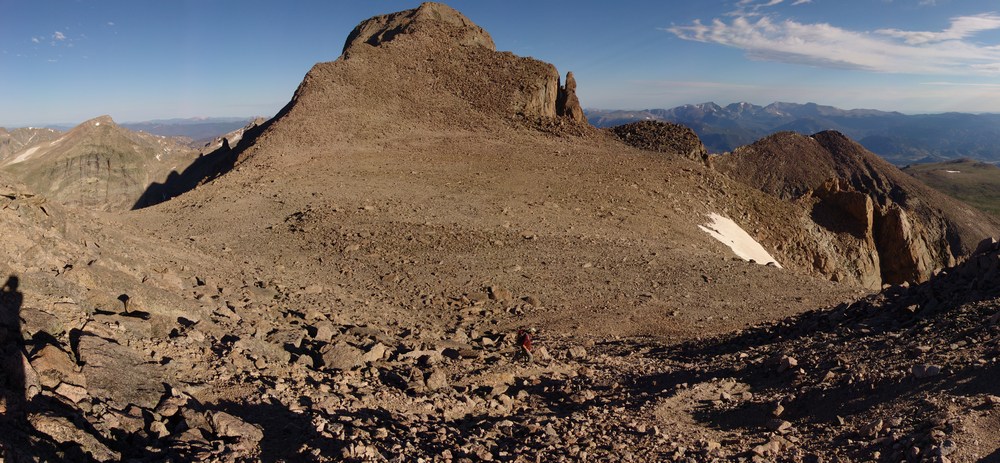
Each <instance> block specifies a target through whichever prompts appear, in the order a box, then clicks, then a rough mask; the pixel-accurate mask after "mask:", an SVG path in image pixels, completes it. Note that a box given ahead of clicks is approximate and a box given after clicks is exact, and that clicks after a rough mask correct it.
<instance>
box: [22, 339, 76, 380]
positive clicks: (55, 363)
mask: <svg viewBox="0 0 1000 463" xmlns="http://www.w3.org/2000/svg"><path fill="white" fill-rule="evenodd" d="M31 366H32V368H34V369H35V372H36V373H38V380H39V382H40V383H41V384H42V386H44V387H46V388H49V389H52V388H55V387H56V386H58V385H59V383H60V382H64V383H70V384H73V385H76V386H84V387H86V386H87V381H86V379H85V378H84V376H83V374H81V373H80V372H79V371H77V367H76V363H75V362H73V360H72V359H70V357H69V354H67V353H66V352H63V351H62V349H59V348H58V347H56V346H54V345H52V344H48V345H46V346H45V347H43V348H42V349H41V350H39V351H38V352H36V353H35V355H34V356H32V358H31Z"/></svg>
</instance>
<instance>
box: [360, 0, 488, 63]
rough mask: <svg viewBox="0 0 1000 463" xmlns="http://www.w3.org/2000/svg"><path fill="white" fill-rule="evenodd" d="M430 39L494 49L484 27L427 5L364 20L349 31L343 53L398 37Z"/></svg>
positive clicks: (445, 8)
mask: <svg viewBox="0 0 1000 463" xmlns="http://www.w3.org/2000/svg"><path fill="white" fill-rule="evenodd" d="M401 37H407V38H421V39H430V40H433V41H434V42H435V43H437V44H449V43H451V44H454V45H458V46H474V47H483V48H486V49H489V50H496V45H494V44H493V39H492V38H490V35H489V34H488V33H486V31H485V30H483V28H481V27H479V26H477V25H476V24H474V23H473V22H472V21H470V20H469V18H466V17H465V16H464V15H463V14H462V13H459V12H458V11H457V10H455V9H454V8H451V7H450V6H448V5H444V4H441V3H434V2H426V3H423V4H421V5H420V6H419V7H417V8H414V9H412V10H405V11H400V12H397V13H391V14H386V15H381V16H375V17H373V18H370V19H367V20H365V21H363V22H361V24H358V26H357V27H355V28H354V30H353V31H351V33H350V35H348V36H347V41H346V42H345V43H344V50H343V52H344V53H345V54H346V53H348V52H349V51H350V50H352V49H354V48H356V47H359V46H362V45H371V46H376V47H377V46H381V45H383V44H385V43H388V42H392V41H394V40H396V39H398V38H401Z"/></svg>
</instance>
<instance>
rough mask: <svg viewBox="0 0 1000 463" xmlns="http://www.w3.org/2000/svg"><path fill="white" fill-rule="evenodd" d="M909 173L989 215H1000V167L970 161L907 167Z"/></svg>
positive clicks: (906, 170) (963, 160) (961, 160)
mask: <svg viewBox="0 0 1000 463" xmlns="http://www.w3.org/2000/svg"><path fill="white" fill-rule="evenodd" d="M903 172H906V173H907V174H910V175H912V176H914V177H916V178H917V179H919V180H920V181H922V182H924V183H926V184H927V185H929V186H931V187H933V188H935V189H937V190H938V191H941V192H944V193H947V194H948V195H951V196H953V197H955V198H957V199H960V200H962V201H965V202H966V203H968V204H971V205H972V206H975V207H976V208H978V209H980V210H983V211H986V212H988V213H990V214H994V215H997V216H1000V167H997V166H996V165H993V164H988V163H985V162H978V161H973V160H971V159H959V160H955V161H948V162H940V163H934V164H917V165H912V166H907V167H906V168H904V169H903Z"/></svg>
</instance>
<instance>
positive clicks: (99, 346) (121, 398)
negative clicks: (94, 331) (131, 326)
mask: <svg viewBox="0 0 1000 463" xmlns="http://www.w3.org/2000/svg"><path fill="white" fill-rule="evenodd" d="M78 352H79V354H80V360H81V362H83V375H84V376H85V377H86V380H87V383H86V384H87V389H88V391H89V392H90V395H91V396H93V397H98V398H101V399H102V400H106V401H108V402H111V403H112V404H115V405H116V407H117V408H120V409H124V408H125V407H126V406H127V405H129V404H135V405H138V406H140V407H142V408H146V409H152V408H153V407H155V406H156V404H157V403H159V402H160V397H161V396H162V395H163V393H164V387H163V385H164V383H166V382H167V376H166V373H167V371H166V368H165V366H163V365H158V364H154V363H149V362H147V361H146V360H145V358H144V357H143V356H141V355H140V354H139V353H138V352H135V351H134V350H132V349H131V348H129V347H126V346H122V345H120V344H118V343H116V342H112V341H109V340H107V339H104V338H102V337H99V336H94V335H90V334H84V335H83V336H81V337H80V342H79V347H78Z"/></svg>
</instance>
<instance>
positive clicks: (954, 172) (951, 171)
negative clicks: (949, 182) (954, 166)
mask: <svg viewBox="0 0 1000 463" xmlns="http://www.w3.org/2000/svg"><path fill="white" fill-rule="evenodd" d="M945 172H947V173H949V174H961V173H962V171H960V170H946V171H945Z"/></svg>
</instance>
